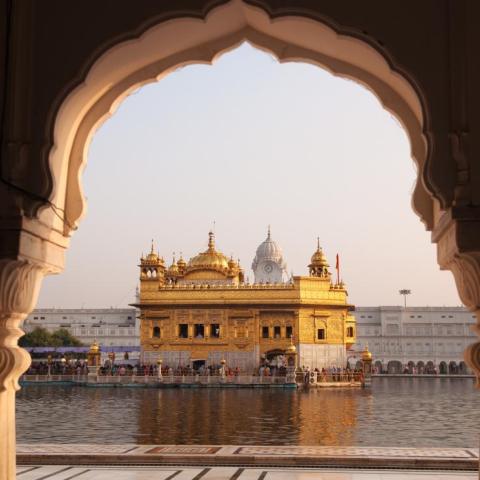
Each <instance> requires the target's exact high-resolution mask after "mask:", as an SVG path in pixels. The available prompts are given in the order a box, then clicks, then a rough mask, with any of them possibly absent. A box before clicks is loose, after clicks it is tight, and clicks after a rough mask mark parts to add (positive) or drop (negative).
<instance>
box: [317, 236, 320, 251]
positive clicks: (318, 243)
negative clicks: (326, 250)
mask: <svg viewBox="0 0 480 480" xmlns="http://www.w3.org/2000/svg"><path fill="white" fill-rule="evenodd" d="M319 251H320V237H317V252H319Z"/></svg>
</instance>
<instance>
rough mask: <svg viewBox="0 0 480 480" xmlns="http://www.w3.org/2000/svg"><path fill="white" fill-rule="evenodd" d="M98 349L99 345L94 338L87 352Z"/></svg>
mask: <svg viewBox="0 0 480 480" xmlns="http://www.w3.org/2000/svg"><path fill="white" fill-rule="evenodd" d="M99 351H100V346H99V345H98V343H97V341H96V340H94V341H93V343H92V344H91V345H90V351H89V352H88V353H98V352H99Z"/></svg>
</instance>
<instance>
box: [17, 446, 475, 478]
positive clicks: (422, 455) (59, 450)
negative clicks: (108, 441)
mask: <svg viewBox="0 0 480 480" xmlns="http://www.w3.org/2000/svg"><path fill="white" fill-rule="evenodd" d="M17 462H18V464H19V465H33V464H35V465H53V464H54V465H67V464H68V465H206V466H208V465H213V466H221V465H224V466H227V465H228V466H258V465H268V466H279V467H294V466H335V467H363V468H366V467H367V468H406V469H419V468H430V469H443V470H445V469H446V470H449V469H451V470H455V469H457V470H471V471H473V470H478V467H479V451H478V449H476V448H448V447H445V448H413V447H411V448H408V447H327V446H253V445H243V446H242V445H134V444H121V445H118V444H117V445H105V444H102V445H98V444H43V443H42V444H41V443H34V444H19V445H17Z"/></svg>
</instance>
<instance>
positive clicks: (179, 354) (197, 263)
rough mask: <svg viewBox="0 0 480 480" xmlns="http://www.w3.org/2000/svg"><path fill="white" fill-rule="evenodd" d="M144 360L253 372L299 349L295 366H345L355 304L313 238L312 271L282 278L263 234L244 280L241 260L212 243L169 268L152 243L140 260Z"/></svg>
mask: <svg viewBox="0 0 480 480" xmlns="http://www.w3.org/2000/svg"><path fill="white" fill-rule="evenodd" d="M139 268H140V291H139V299H138V303H137V304H136V305H135V306H136V307H137V308H138V309H139V310H140V322H141V327H140V342H141V351H142V361H143V362H144V363H154V362H156V361H157V360H158V359H160V358H161V359H162V361H163V365H164V366H171V367H174V368H175V367H178V366H191V367H194V368H198V367H201V366H202V365H204V366H208V365H211V366H216V365H219V364H220V363H221V362H222V360H225V361H226V363H227V365H228V366H229V367H231V368H236V367H238V369H239V370H240V371H243V372H247V373H252V372H253V371H254V370H255V369H256V368H258V367H259V366H260V365H262V364H265V362H277V365H281V362H282V361H284V359H285V354H288V353H291V352H292V350H295V349H296V352H297V356H296V362H297V365H298V366H308V367H310V368H312V369H313V368H319V369H321V368H327V367H332V366H336V367H344V366H346V363H347V359H346V357H347V350H348V349H349V348H350V347H351V346H352V345H353V344H354V343H355V318H354V317H353V316H352V315H351V314H350V312H351V311H352V310H353V309H354V307H353V306H352V305H350V304H348V302H347V290H346V288H345V285H344V283H343V282H341V281H339V280H337V281H336V282H335V283H333V282H332V276H331V273H330V271H329V265H328V263H327V259H326V257H325V255H324V253H323V251H322V249H321V248H320V245H319V244H318V246H317V249H316V251H315V252H314V253H313V255H312V257H311V261H310V264H309V265H308V269H309V275H307V276H291V277H290V278H285V273H286V265H285V262H284V261H283V256H282V253H281V250H280V248H279V247H278V245H277V244H276V243H275V242H274V241H273V240H272V239H271V234H270V230H269V232H268V237H267V239H266V240H265V241H264V242H263V243H262V244H261V245H260V246H259V247H258V249H257V254H256V256H255V259H254V261H253V264H252V269H253V270H254V273H255V282H254V283H252V284H250V283H249V282H248V281H245V273H244V270H243V268H242V267H241V266H240V263H239V262H238V261H235V260H234V259H233V258H227V257H226V256H225V255H224V254H223V253H221V252H220V251H218V250H217V249H216V247H215V236H214V234H213V233H212V232H210V233H209V240H208V248H207V249H206V250H205V251H203V252H201V253H199V254H198V255H196V256H194V257H192V258H191V259H190V260H189V261H188V262H186V261H185V260H184V259H183V258H182V257H180V259H179V260H178V261H175V259H174V260H173V262H172V264H171V265H170V266H168V267H167V266H166V265H165V261H164V259H163V258H162V257H161V256H160V255H159V254H158V253H155V251H154V247H153V242H152V248H151V251H150V253H149V254H148V255H146V256H145V257H144V256H142V258H141V260H140V265H139Z"/></svg>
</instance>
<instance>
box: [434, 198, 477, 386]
mask: <svg viewBox="0 0 480 480" xmlns="http://www.w3.org/2000/svg"><path fill="white" fill-rule="evenodd" d="M479 210H480V209H478V208H474V207H471V208H462V209H456V210H451V211H449V212H446V213H445V214H444V215H443V216H442V217H441V218H440V220H439V221H438V223H437V225H436V227H435V230H434V231H433V234H432V238H433V241H434V242H435V243H437V256H438V263H439V265H440V267H441V268H442V270H450V271H451V272H452V273H453V276H454V278H455V283H456V286H457V290H458V294H459V296H460V299H461V301H462V303H463V304H464V305H465V306H466V307H467V308H468V309H469V310H470V311H472V312H474V313H475V315H476V316H477V324H476V325H475V326H474V327H473V330H474V331H475V332H476V334H477V335H478V336H479V337H480V211H479ZM464 356H465V361H466V362H467V363H468V365H469V366H470V367H471V368H472V370H473V371H474V373H475V375H476V376H477V386H478V387H480V342H476V343H473V344H472V345H470V346H469V347H468V348H467V349H466V350H465V354H464Z"/></svg>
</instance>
